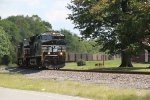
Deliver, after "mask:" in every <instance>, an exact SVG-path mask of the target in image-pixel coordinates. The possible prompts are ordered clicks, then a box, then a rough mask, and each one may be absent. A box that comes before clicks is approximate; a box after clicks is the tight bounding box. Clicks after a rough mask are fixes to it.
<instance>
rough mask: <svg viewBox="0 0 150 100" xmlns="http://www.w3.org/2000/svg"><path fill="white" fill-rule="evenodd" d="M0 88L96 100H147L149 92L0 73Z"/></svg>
mask: <svg viewBox="0 0 150 100" xmlns="http://www.w3.org/2000/svg"><path fill="white" fill-rule="evenodd" d="M0 87H6V88H16V89H23V90H34V91H41V92H52V93H59V94H66V95H73V96H81V97H86V98H94V99H96V100H149V98H150V90H136V89H123V88H112V87H108V86H106V85H100V84H88V83H79V82H73V81H68V80H65V81H56V80H39V79H30V78H27V77H25V76H23V75H20V74H7V73H5V74H4V73H3V74H2V73H0Z"/></svg>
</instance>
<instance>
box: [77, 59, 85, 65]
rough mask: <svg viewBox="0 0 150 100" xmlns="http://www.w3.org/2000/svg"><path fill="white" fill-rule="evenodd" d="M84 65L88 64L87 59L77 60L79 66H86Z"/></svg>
mask: <svg viewBox="0 0 150 100" xmlns="http://www.w3.org/2000/svg"><path fill="white" fill-rule="evenodd" d="M84 65H86V62H85V60H82V59H80V60H78V61H77V66H84Z"/></svg>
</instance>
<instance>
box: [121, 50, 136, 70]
mask: <svg viewBox="0 0 150 100" xmlns="http://www.w3.org/2000/svg"><path fill="white" fill-rule="evenodd" d="M119 67H133V65H132V63H131V55H129V54H128V53H126V52H125V51H122V52H121V65H120V66H119Z"/></svg>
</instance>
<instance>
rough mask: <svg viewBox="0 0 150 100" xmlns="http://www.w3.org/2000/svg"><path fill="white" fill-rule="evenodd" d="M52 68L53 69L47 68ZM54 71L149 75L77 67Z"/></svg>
mask: <svg viewBox="0 0 150 100" xmlns="http://www.w3.org/2000/svg"><path fill="white" fill-rule="evenodd" d="M48 70H54V69H48ZM56 71H72V72H93V73H114V74H115V73H116V74H142V75H150V72H129V71H114V70H111V71H110V70H96V69H94V70H78V69H58V70H56Z"/></svg>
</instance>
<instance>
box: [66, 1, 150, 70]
mask: <svg viewBox="0 0 150 100" xmlns="http://www.w3.org/2000/svg"><path fill="white" fill-rule="evenodd" d="M149 8H150V2H149V1H143V0H72V2H71V4H69V5H68V9H70V10H71V11H72V13H71V14H70V15H69V17H68V19H70V20H72V21H73V22H74V24H75V28H78V29H79V30H80V31H81V35H82V36H83V38H87V37H90V38H97V42H98V44H101V45H102V46H103V47H102V50H103V51H108V52H109V53H112V54H114V53H121V55H122V60H121V62H122V63H121V65H120V67H133V65H132V63H131V56H132V55H133V54H136V53H137V52H138V51H139V50H140V49H141V48H143V47H144V48H146V49H149V48H150V46H149V45H148V42H146V43H145V39H148V41H150V40H149V39H150V22H149V20H150V17H149V16H150V13H149V12H150V9H149Z"/></svg>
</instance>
